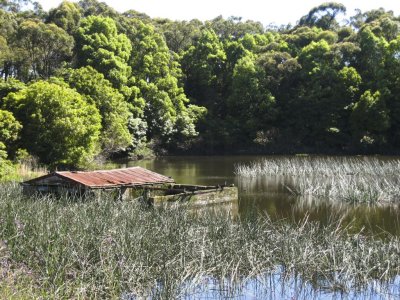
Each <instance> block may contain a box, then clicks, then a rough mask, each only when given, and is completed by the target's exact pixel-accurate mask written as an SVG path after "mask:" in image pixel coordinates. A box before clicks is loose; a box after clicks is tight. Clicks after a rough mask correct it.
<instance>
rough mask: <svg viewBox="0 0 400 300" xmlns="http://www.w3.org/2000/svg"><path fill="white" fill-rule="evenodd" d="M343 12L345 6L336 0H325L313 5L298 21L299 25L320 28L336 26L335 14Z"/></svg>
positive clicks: (344, 11)
mask: <svg viewBox="0 0 400 300" xmlns="http://www.w3.org/2000/svg"><path fill="white" fill-rule="evenodd" d="M340 13H342V14H345V13H346V7H345V6H344V5H343V4H340V3H337V2H326V3H323V4H321V5H319V6H317V7H314V8H313V9H312V10H310V12H309V13H308V14H307V15H305V16H304V17H302V18H301V19H300V21H299V25H300V26H304V25H305V26H316V27H319V28H322V29H331V28H336V27H338V23H337V21H336V19H335V18H336V16H337V15H338V14H340Z"/></svg>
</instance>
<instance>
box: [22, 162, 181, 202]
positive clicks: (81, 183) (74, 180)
mask: <svg viewBox="0 0 400 300" xmlns="http://www.w3.org/2000/svg"><path fill="white" fill-rule="evenodd" d="M167 183H174V180H173V179H172V178H171V177H167V176H164V175H161V174H158V173H155V172H152V171H150V170H147V169H145V168H141V167H131V168H124V169H114V170H98V171H88V172H80V171H61V172H54V173H50V174H47V175H44V176H41V177H38V178H35V179H32V180H28V181H25V182H23V183H22V184H21V185H22V187H23V192H24V194H26V195H33V194H36V193H41V194H44V193H54V194H60V193H61V192H69V193H73V194H79V195H84V194H87V193H88V192H91V191H92V192H93V191H95V190H117V191H118V198H123V197H124V195H125V194H126V193H125V192H126V191H127V190H128V189H129V188H145V187H150V186H157V185H163V184H167Z"/></svg>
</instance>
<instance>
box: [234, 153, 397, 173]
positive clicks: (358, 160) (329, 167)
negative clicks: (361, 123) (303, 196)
mask: <svg viewBox="0 0 400 300" xmlns="http://www.w3.org/2000/svg"><path fill="white" fill-rule="evenodd" d="M399 171H400V160H397V159H396V160H394V159H393V160H385V161H384V160H382V159H379V158H374V157H368V158H362V157H280V158H267V159H264V160H262V161H256V162H253V163H250V164H240V165H237V166H235V173H236V175H239V176H241V177H247V178H255V177H259V176H262V175H270V176H276V175H282V176H310V175H312V176H324V177H328V176H346V175H347V176H349V175H352V176H356V175H359V176H361V175H362V176H364V175H371V176H385V177H388V176H398V174H399Z"/></svg>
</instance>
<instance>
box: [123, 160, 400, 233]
mask: <svg viewBox="0 0 400 300" xmlns="http://www.w3.org/2000/svg"><path fill="white" fill-rule="evenodd" d="M265 158H266V156H200V157H197V156H190V157H189V156H179V157H163V158H156V159H152V160H142V161H132V162H126V163H123V164H121V166H137V165H139V166H142V167H145V168H147V169H150V170H153V171H155V172H157V173H161V174H164V175H167V176H171V177H172V178H174V179H175V181H176V182H178V183H186V184H200V185H217V184H225V183H226V184H231V183H234V184H235V185H236V186H238V188H239V204H238V207H237V208H235V211H234V213H235V214H236V213H237V214H239V215H240V216H241V217H244V216H248V215H251V213H254V211H257V212H259V213H266V214H268V215H269V216H270V217H271V218H274V219H282V218H285V219H287V220H288V222H296V221H299V220H301V219H303V218H304V217H306V216H307V217H308V218H309V219H310V220H316V221H320V222H322V223H326V222H328V221H330V220H339V219H343V222H344V224H348V223H351V224H352V225H353V230H354V231H359V230H363V232H365V233H373V234H377V235H380V234H382V235H384V234H387V233H389V234H393V235H397V236H400V209H399V206H397V207H376V206H375V207H368V206H367V205H358V206H353V205H348V204H344V203H332V201H323V200H320V199H313V198H310V197H307V198H306V197H294V196H292V195H291V194H290V192H289V191H288V190H287V188H286V185H290V184H291V178H289V177H286V178H285V177H282V176H269V177H262V178H257V179H243V178H239V177H237V176H235V174H234V169H235V165H236V164H242V163H249V162H252V161H257V160H262V159H265ZM382 159H385V158H382Z"/></svg>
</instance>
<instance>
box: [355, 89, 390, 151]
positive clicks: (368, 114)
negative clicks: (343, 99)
mask: <svg viewBox="0 0 400 300" xmlns="http://www.w3.org/2000/svg"><path fill="white" fill-rule="evenodd" d="M389 125H390V121H389V115H388V111H387V108H386V103H385V101H384V99H383V97H382V95H381V93H380V92H379V91H377V92H375V93H374V94H372V93H371V91H369V90H368V91H366V92H365V93H364V94H363V95H362V96H361V98H360V100H359V101H358V102H357V103H356V104H355V105H354V107H353V111H352V114H351V126H352V130H353V132H354V135H355V137H356V138H358V139H359V141H360V142H361V143H367V144H375V143H378V144H379V143H384V142H385V135H384V133H385V132H386V130H387V129H388V128H389Z"/></svg>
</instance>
